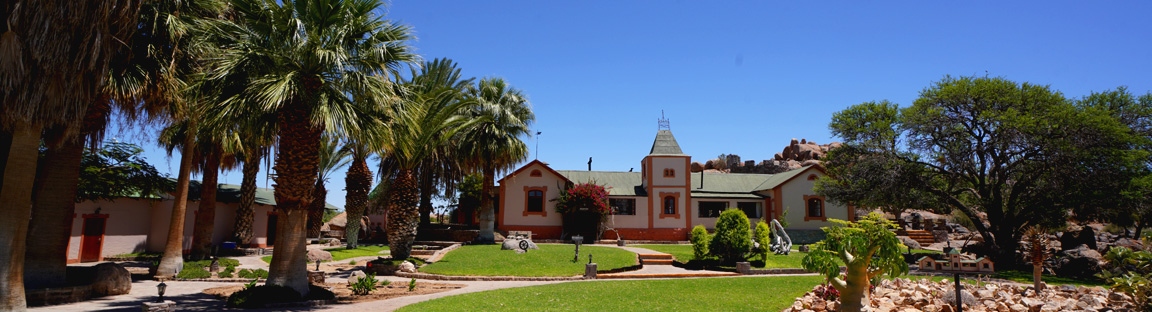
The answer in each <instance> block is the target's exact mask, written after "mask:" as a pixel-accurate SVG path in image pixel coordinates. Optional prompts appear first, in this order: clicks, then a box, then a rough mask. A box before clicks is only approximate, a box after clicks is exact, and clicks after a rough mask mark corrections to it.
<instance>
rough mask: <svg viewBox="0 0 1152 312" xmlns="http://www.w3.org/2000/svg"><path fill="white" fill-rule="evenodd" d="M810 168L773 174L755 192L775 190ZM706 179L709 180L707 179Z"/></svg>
mask: <svg viewBox="0 0 1152 312" xmlns="http://www.w3.org/2000/svg"><path fill="white" fill-rule="evenodd" d="M810 167H812V166H808V167H803V168H800V169H796V170H789V171H785V172H781V173H777V174H773V175H771V177H770V178H768V179H767V180H764V183H761V184H760V185H758V186H756V187H755V190H757V191H760V190H771V189H774V188H776V187H777V186H780V184H782V183H784V181H788V180H789V179H792V178H793V177H795V176H797V175H799V174H800V173H801V172H804V170H807V169H808V168H810ZM705 179H707V178H705Z"/></svg>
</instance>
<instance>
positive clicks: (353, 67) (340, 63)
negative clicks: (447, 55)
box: [212, 0, 416, 295]
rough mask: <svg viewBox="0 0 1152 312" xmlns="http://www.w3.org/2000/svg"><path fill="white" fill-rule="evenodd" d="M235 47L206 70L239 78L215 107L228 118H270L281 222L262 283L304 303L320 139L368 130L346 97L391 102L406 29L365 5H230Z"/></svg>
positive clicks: (404, 54)
mask: <svg viewBox="0 0 1152 312" xmlns="http://www.w3.org/2000/svg"><path fill="white" fill-rule="evenodd" d="M233 8H234V9H235V10H236V12H237V13H238V17H239V19H238V24H237V26H238V27H236V28H234V29H232V30H233V31H235V32H236V33H237V34H238V37H237V42H236V43H234V44H228V45H226V46H225V51H224V52H222V53H220V54H219V56H218V57H217V59H215V60H213V62H212V64H213V67H214V74H213V76H212V77H213V78H214V79H230V78H231V77H236V76H243V77H246V79H248V84H247V86H246V87H245V88H242V89H241V90H238V92H237V93H236V94H233V95H231V96H228V97H227V98H225V99H223V101H222V102H221V103H220V104H219V105H220V106H222V107H227V110H228V111H230V112H233V113H235V114H245V113H268V114H273V115H275V116H276V118H277V129H278V137H279V140H278V152H277V153H276V160H275V165H274V166H273V167H272V170H273V171H275V175H276V176H275V178H274V180H275V181H276V185H275V196H276V203H277V205H276V206H277V209H278V211H279V213H280V218H279V219H278V220H279V221H278V222H277V230H276V235H277V238H276V242H277V246H276V249H275V251H274V252H273V255H272V261H271V265H270V267H271V270H270V272H269V276H268V283H269V284H272V285H280V286H286V287H289V288H292V289H294V290H296V291H297V292H299V293H300V294H302V295H306V294H308V279H307V275H306V263H305V258H304V255H305V253H306V250H305V239H306V234H307V233H306V231H305V229H306V226H307V224H306V223H307V214H308V207H309V205H310V204H311V203H312V201H314V200H317V199H316V198H314V197H313V187H314V183H315V181H316V177H317V175H318V172H319V168H318V164H319V159H318V158H319V157H318V150H319V147H320V135H321V133H323V132H327V133H330V134H333V135H336V136H342V134H343V133H345V132H353V131H357V130H358V129H359V128H360V127H361V124H366V123H373V122H374V121H373V120H372V118H370V117H366V116H365V113H364V112H365V111H368V110H373V109H374V108H372V107H365V105H359V104H376V103H381V102H382V101H362V102H361V101H358V102H353V101H351V100H350V99H349V97H348V96H347V94H349V93H356V94H376V95H377V96H380V97H388V96H390V95H391V92H390V91H391V88H389V84H390V82H389V81H388V80H387V79H386V78H384V77H382V76H378V75H376V74H379V73H383V74H386V75H389V76H395V73H396V71H397V70H398V69H399V66H401V65H402V64H403V63H405V62H409V61H412V60H414V59H415V58H416V56H415V55H413V54H411V53H410V52H409V51H410V48H409V47H408V46H407V43H406V41H407V40H409V39H411V38H412V35H411V33H410V30H409V28H408V27H406V26H401V25H396V24H393V23H391V22H390V21H387V20H384V19H382V18H381V17H380V16H378V15H376V12H378V10H379V11H382V9H383V4H382V3H380V2H378V1H372V0H317V1H272V0H237V1H234V2H233Z"/></svg>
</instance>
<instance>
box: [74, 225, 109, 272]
mask: <svg viewBox="0 0 1152 312" xmlns="http://www.w3.org/2000/svg"><path fill="white" fill-rule="evenodd" d="M107 221H108V215H85V216H84V228H83V232H82V235H83V236H81V237H80V262H94V261H100V260H102V259H103V257H101V256H100V252H101V251H102V249H103V248H104V226H105V225H107V223H108V222H107Z"/></svg>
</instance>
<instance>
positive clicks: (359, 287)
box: [349, 273, 376, 296]
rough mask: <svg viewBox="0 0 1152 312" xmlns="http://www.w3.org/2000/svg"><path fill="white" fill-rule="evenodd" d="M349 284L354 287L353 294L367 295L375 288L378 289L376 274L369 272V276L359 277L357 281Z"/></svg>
mask: <svg viewBox="0 0 1152 312" xmlns="http://www.w3.org/2000/svg"><path fill="white" fill-rule="evenodd" d="M349 286H350V287H352V294H354V295H357V296H363V295H367V294H368V293H371V292H372V291H373V290H376V274H375V273H372V274H368V276H367V277H364V278H360V279H357V280H356V282H355V283H352V285H349Z"/></svg>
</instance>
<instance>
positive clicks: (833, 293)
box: [814, 283, 840, 301]
mask: <svg viewBox="0 0 1152 312" xmlns="http://www.w3.org/2000/svg"><path fill="white" fill-rule="evenodd" d="M814 293H816V296H817V297H820V299H824V300H827V301H833V300H836V299H840V291H839V290H836V287H832V284H830V283H826V284H823V285H816V289H815V290H814Z"/></svg>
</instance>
